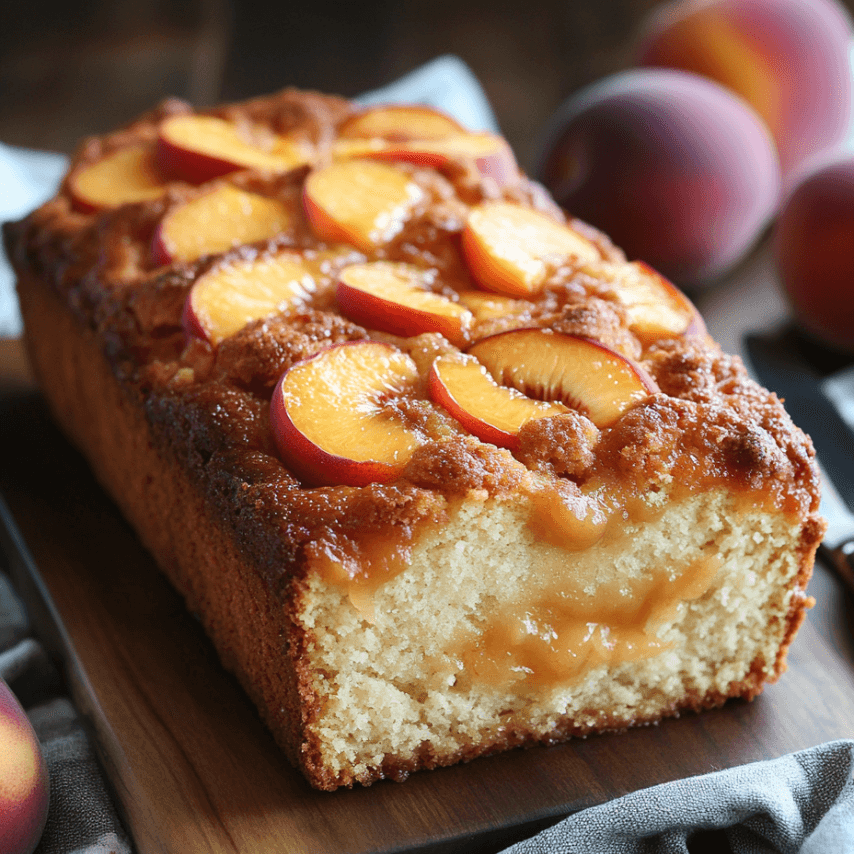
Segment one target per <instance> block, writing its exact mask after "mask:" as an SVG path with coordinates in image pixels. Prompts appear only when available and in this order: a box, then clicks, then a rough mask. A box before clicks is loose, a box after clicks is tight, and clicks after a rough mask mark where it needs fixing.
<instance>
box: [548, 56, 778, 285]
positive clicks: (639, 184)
mask: <svg viewBox="0 0 854 854" xmlns="http://www.w3.org/2000/svg"><path fill="white" fill-rule="evenodd" d="M538 177H539V178H540V179H541V180H542V181H543V183H544V184H545V185H546V186H547V187H548V188H549V189H550V190H551V192H552V194H553V195H554V197H555V199H556V200H557V201H558V202H559V203H560V204H561V205H562V206H563V207H565V208H566V209H567V210H568V211H569V212H570V213H571V214H573V215H574V216H577V217H579V218H581V219H583V220H587V221H588V222H590V223H591V224H592V225H595V226H597V227H598V228H600V229H601V230H602V231H604V232H605V233H606V234H608V235H609V236H610V237H611V238H612V239H613V240H614V242H615V243H616V244H617V245H618V246H620V247H622V248H623V249H624V250H625V252H626V253H627V255H628V256H629V258H631V259H640V260H642V261H646V262H647V263H649V264H650V265H652V267H654V268H655V269H656V270H659V271H661V272H662V273H663V274H664V275H665V276H666V277H667V278H668V279H671V280H672V281H674V282H675V283H676V284H678V285H681V286H695V285H698V284H700V283H703V282H705V281H708V280H710V279H713V278H715V277H717V276H718V275H720V274H721V273H723V272H724V271H726V270H727V269H728V268H729V267H730V266H732V265H733V264H734V263H735V262H736V261H738V259H739V258H740V257H741V256H742V254H743V253H744V252H745V251H746V250H747V248H748V247H749V246H750V245H751V244H752V243H753V242H754V240H755V239H756V237H757V236H758V235H759V233H760V232H761V231H762V229H763V228H764V227H765V225H767V223H768V222H769V221H770V219H771V217H772V216H773V214H774V213H775V211H776V209H777V204H778V202H779V191H780V168H779V163H778V160H777V155H776V151H775V150H774V144H773V141H772V140H771V137H770V135H769V133H768V130H767V128H766V127H765V125H764V124H763V123H762V121H761V119H760V118H759V117H758V116H757V115H756V113H755V112H754V111H753V110H751V109H750V107H749V106H748V105H747V104H746V103H745V102H744V101H743V100H742V99H740V98H738V97H737V96H736V95H734V94H733V93H732V92H730V91H729V90H727V89H725V88H724V87H723V86H720V85H719V84H717V83H714V82H713V81H711V80H708V79H707V78H705V77H700V76H698V75H696V74H688V73H687V72H684V71H674V70H672V69H665V68H644V69H636V70H633V71H627V72H624V73H622V74H616V75H613V76H611V77H607V78H605V79H604V80H601V81H599V82H598V83H595V84H593V85H592V86H590V87H588V88H587V89H584V90H582V91H581V92H579V93H577V94H576V95H574V96H573V97H571V98H570V99H569V100H568V101H567V102H566V103H565V104H564V105H563V107H562V108H561V109H560V110H559V111H558V112H557V114H556V115H555V118H554V119H553V122H552V125H551V127H550V129H549V130H548V131H547V136H546V140H545V144H544V155H543V157H542V159H541V163H540V166H539V169H538Z"/></svg>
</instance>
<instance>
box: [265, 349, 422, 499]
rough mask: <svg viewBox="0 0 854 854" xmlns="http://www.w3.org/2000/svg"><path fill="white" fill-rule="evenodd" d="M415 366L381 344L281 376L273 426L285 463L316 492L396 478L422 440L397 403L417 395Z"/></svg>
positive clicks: (331, 353)
mask: <svg viewBox="0 0 854 854" xmlns="http://www.w3.org/2000/svg"><path fill="white" fill-rule="evenodd" d="M417 381H418V369H417V368H416V366H415V362H414V361H413V360H412V358H411V357H410V356H408V355H407V354H406V353H403V352H401V351H400V350H397V349H396V348H394V347H392V346H391V345H389V344H383V343H380V342H378V341H349V342H346V343H343V344H336V345H334V346H332V347H329V348H328V349H326V350H322V351H321V352H320V353H317V354H316V355H314V356H311V357H310V358H308V359H304V360H303V361H300V362H297V363H296V364H294V365H292V366H291V367H290V368H288V370H287V371H285V373H284V374H283V375H282V378H281V379H280V380H279V382H278V384H277V385H276V388H275V390H274V392H273V399H272V401H271V403H270V423H271V426H272V429H273V436H274V437H275V441H276V445H277V447H278V449H279V453H280V454H281V456H282V459H283V460H284V462H285V464H286V465H287V466H288V467H289V468H290V469H291V471H293V472H294V474H296V475H297V476H298V477H299V478H301V479H302V480H303V481H305V482H307V483H310V484H313V485H317V486H323V485H329V486H331V485H335V484H346V485H349V486H365V485H366V484H368V483H375V482H388V481H392V480H394V479H396V478H397V477H398V476H399V475H400V474H401V472H402V471H403V469H404V467H405V466H406V464H407V462H408V461H409V458H410V457H411V456H412V452H413V451H414V450H415V449H416V447H417V446H418V445H419V444H420V443H421V438H420V436H419V435H418V433H416V432H415V431H414V430H413V429H412V428H411V427H410V426H408V425H407V424H406V423H405V422H404V421H403V420H402V419H401V417H400V414H399V413H397V412H395V410H394V409H393V407H392V406H390V405H389V404H390V402H391V401H393V400H394V399H395V398H396V397H399V396H400V395H402V394H405V393H406V392H408V391H411V390H413V389H414V387H415V385H416V383H417Z"/></svg>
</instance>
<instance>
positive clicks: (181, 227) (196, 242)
mask: <svg viewBox="0 0 854 854" xmlns="http://www.w3.org/2000/svg"><path fill="white" fill-rule="evenodd" d="M294 222H295V217H294V212H293V211H292V210H291V209H290V208H289V207H288V206H287V205H286V204H284V203H283V202H281V201H279V200H278V199H270V198H267V197H266V196H260V195H258V194H257V193H248V192H246V191H245V190H238V189H236V188H235V187H219V188H218V189H216V190H213V191H212V192H210V193H206V194H205V195H203V196H199V197H198V198H196V199H193V200H192V201H189V202H186V203H185V204H183V205H179V206H178V207H176V208H173V209H172V210H171V211H169V213H167V214H166V216H165V217H164V218H163V221H162V222H161V223H160V226H159V227H158V229H157V232H156V233H155V235H154V241H153V244H152V254H153V256H154V262H155V263H156V264H170V263H172V262H173V261H195V260H196V259H197V258H201V257H202V256H204V255H213V254H215V253H218V252H225V251H227V250H228V249H231V248H232V247H234V246H240V245H242V244H244V243H255V242H257V241H259V240H268V239H269V238H271V237H275V236H276V235H277V234H281V233H282V232H283V231H291V230H292V229H293V227H294Z"/></svg>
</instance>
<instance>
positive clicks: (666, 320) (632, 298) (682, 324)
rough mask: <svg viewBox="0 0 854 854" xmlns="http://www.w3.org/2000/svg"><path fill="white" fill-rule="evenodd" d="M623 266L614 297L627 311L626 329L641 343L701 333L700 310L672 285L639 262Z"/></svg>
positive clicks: (704, 326)
mask: <svg viewBox="0 0 854 854" xmlns="http://www.w3.org/2000/svg"><path fill="white" fill-rule="evenodd" d="M627 266H628V271H627V272H628V275H626V276H624V277H623V278H622V279H621V280H620V281H619V283H618V285H617V296H618V297H619V299H620V302H621V303H622V304H623V305H624V306H625V307H626V309H627V311H628V316H629V318H628V319H629V328H630V329H631V330H632V332H634V333H635V335H637V337H638V338H639V339H640V340H641V341H642V342H643V343H652V342H653V341H656V340H658V339H659V338H665V337H667V338H669V337H674V336H677V335H703V334H704V333H705V331H706V324H705V323H704V322H703V318H702V317H701V315H700V312H698V311H697V309H696V308H695V307H694V304H693V303H692V302H691V300H689V299H688V297H686V296H685V294H683V293H682V291H680V290H679V288H677V287H676V285H674V284H673V283H672V282H670V281H669V280H668V279H666V278H665V277H664V276H662V275H661V273H659V272H658V271H657V270H654V269H653V268H652V267H650V266H649V264H646V263H644V262H643V261H633V262H632V263H631V264H629V265H627Z"/></svg>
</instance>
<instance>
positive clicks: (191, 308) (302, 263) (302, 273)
mask: <svg viewBox="0 0 854 854" xmlns="http://www.w3.org/2000/svg"><path fill="white" fill-rule="evenodd" d="M351 254H355V253H351ZM334 257H343V253H340V252H339V253H334V252H333V253H330V252H314V253H310V254H302V253H300V252H297V251H295V250H293V249H284V250H282V251H280V252H277V253H276V254H275V255H260V256H257V257H255V258H235V259H231V260H229V261H227V262H225V263H224V264H217V265H216V266H215V267H212V268H211V269H210V270H208V271H207V272H206V273H204V274H203V275H201V276H200V277H199V278H198V279H197V280H196V281H195V283H194V284H193V287H192V288H191V289H190V293H189V294H188V296H187V301H186V303H185V304H184V314H183V323H184V329H185V330H186V332H187V333H188V334H189V335H194V336H196V337H197V338H204V339H206V340H208V341H210V342H211V343H212V344H214V345H216V344H219V343H220V341H222V340H223V339H224V338H228V337H229V336H230V335H233V334H234V333H235V332H237V331H238V330H240V329H242V328H243V327H244V326H246V324H247V323H250V322H251V321H253V320H258V319H260V318H262V317H270V316H271V315H274V314H279V313H281V312H285V311H289V310H293V309H295V308H299V307H302V306H305V305H306V304H307V303H308V302H309V301H310V300H311V297H312V296H313V294H314V293H315V291H316V290H317V287H318V284H319V282H320V280H321V279H322V278H323V277H324V276H328V275H329V274H330V272H331V271H330V270H325V269H324V268H325V266H326V265H328V263H329V261H330V260H331V259H332V258H334Z"/></svg>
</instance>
